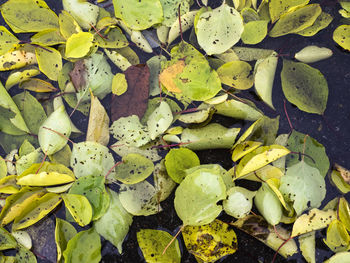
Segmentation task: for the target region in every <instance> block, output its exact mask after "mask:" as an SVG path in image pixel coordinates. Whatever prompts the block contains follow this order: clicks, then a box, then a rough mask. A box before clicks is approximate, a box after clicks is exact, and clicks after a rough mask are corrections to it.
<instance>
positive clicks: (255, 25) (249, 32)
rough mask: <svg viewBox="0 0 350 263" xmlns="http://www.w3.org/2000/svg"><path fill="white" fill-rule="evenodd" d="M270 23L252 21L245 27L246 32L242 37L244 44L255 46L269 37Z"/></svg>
mask: <svg viewBox="0 0 350 263" xmlns="http://www.w3.org/2000/svg"><path fill="white" fill-rule="evenodd" d="M268 23H269V21H267V20H258V21H250V22H248V23H247V24H245V25H244V31H243V33H242V35H241V39H242V41H243V43H244V44H249V45H254V44H258V43H260V42H261V41H263V39H264V38H265V37H266V35H267V25H268Z"/></svg>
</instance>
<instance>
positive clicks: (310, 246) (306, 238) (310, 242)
mask: <svg viewBox="0 0 350 263" xmlns="http://www.w3.org/2000/svg"><path fill="white" fill-rule="evenodd" d="M298 241H299V246H300V250H301V253H302V255H303V257H304V258H305V260H306V261H307V262H308V263H316V251H315V250H316V247H315V246H316V242H315V231H312V232H310V233H306V234H304V235H300V236H299V238H298Z"/></svg>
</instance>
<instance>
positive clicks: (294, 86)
mask: <svg viewBox="0 0 350 263" xmlns="http://www.w3.org/2000/svg"><path fill="white" fill-rule="evenodd" d="M281 81H282V90H283V93H284V95H285V96H286V98H287V99H288V101H289V102H291V103H293V104H295V105H296V106H297V107H298V108H299V109H300V110H303V111H306V112H309V113H317V114H320V115H322V114H323V112H324V111H325V109H326V105H327V99H328V84H327V81H326V79H325V77H324V76H323V75H322V73H321V72H320V71H319V70H318V69H315V68H313V67H311V66H309V65H306V64H304V63H300V62H293V61H288V60H283V69H282V72H281Z"/></svg>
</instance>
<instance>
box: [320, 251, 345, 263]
mask: <svg viewBox="0 0 350 263" xmlns="http://www.w3.org/2000/svg"><path fill="white" fill-rule="evenodd" d="M349 259H350V252H347V251H346V252H345V251H344V252H338V253H336V254H335V255H333V256H332V257H331V258H329V259H328V260H326V261H324V263H338V262H347V261H349Z"/></svg>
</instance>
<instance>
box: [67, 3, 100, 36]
mask: <svg viewBox="0 0 350 263" xmlns="http://www.w3.org/2000/svg"><path fill="white" fill-rule="evenodd" d="M62 5H63V9H64V10H66V11H67V12H68V13H69V14H71V15H72V17H73V18H74V19H75V20H76V21H77V22H78V23H79V25H80V26H81V27H83V28H84V29H90V28H91V25H96V21H97V17H98V14H99V7H98V6H96V5H93V4H91V3H89V2H84V1H83V2H82V1H80V0H62Z"/></svg>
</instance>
